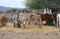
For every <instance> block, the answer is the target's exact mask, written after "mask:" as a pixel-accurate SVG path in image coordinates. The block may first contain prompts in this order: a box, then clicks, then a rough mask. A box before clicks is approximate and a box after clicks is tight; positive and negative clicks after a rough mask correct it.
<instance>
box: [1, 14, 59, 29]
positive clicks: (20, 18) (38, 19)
mask: <svg viewBox="0 0 60 39" xmlns="http://www.w3.org/2000/svg"><path fill="white" fill-rule="evenodd" d="M27 17H28V16H27ZM12 19H13V24H14V27H16V26H17V27H19V28H21V25H22V26H23V28H25V26H26V25H30V24H31V22H34V24H35V25H38V26H39V28H41V27H42V21H46V23H47V22H51V24H55V25H57V26H58V27H59V26H60V14H57V15H56V17H55V14H39V13H37V14H36V13H31V14H30V15H29V18H26V15H25V14H24V13H15V14H13V16H12ZM55 20H56V21H55ZM0 22H1V26H5V25H6V24H7V23H8V18H7V16H6V15H3V16H2V17H1V21H0Z"/></svg>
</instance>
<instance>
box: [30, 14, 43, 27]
mask: <svg viewBox="0 0 60 39" xmlns="http://www.w3.org/2000/svg"><path fill="white" fill-rule="evenodd" d="M32 21H34V23H35V25H36V24H38V26H39V28H41V24H42V23H41V16H40V15H37V14H31V15H30V22H32ZM30 22H29V24H30Z"/></svg>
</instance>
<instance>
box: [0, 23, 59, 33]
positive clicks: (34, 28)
mask: <svg viewBox="0 0 60 39" xmlns="http://www.w3.org/2000/svg"><path fill="white" fill-rule="evenodd" d="M0 30H2V31H5V30H11V31H14V32H32V31H39V32H52V31H60V28H56V27H54V26H42V28H39V27H38V26H37V25H29V26H26V28H25V29H23V28H17V27H16V28H14V27H13V24H10V23H8V24H7V26H5V27H2V28H0Z"/></svg>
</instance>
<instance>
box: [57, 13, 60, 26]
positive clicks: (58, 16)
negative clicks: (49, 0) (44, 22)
mask: <svg viewBox="0 0 60 39" xmlns="http://www.w3.org/2000/svg"><path fill="white" fill-rule="evenodd" d="M57 26H58V27H59V26H60V14H57Z"/></svg>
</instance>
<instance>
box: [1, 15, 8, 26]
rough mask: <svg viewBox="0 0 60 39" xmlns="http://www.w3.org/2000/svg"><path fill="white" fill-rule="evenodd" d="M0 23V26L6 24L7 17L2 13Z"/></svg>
mask: <svg viewBox="0 0 60 39" xmlns="http://www.w3.org/2000/svg"><path fill="white" fill-rule="evenodd" d="M1 24H2V26H6V25H7V17H6V16H5V15H3V16H2V18H1Z"/></svg>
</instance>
